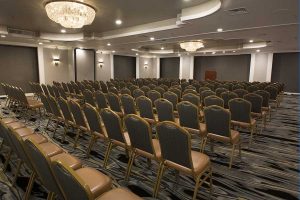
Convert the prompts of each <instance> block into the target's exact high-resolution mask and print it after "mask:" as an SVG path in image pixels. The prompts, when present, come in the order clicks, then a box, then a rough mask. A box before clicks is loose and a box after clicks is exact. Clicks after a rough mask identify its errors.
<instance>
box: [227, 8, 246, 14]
mask: <svg viewBox="0 0 300 200" xmlns="http://www.w3.org/2000/svg"><path fill="white" fill-rule="evenodd" d="M227 12H228V14H229V15H245V14H248V13H249V12H248V10H247V9H246V8H233V9H230V10H227Z"/></svg>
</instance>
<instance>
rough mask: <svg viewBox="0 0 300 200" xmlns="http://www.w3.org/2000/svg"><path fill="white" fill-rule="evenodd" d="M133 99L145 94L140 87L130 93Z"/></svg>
mask: <svg viewBox="0 0 300 200" xmlns="http://www.w3.org/2000/svg"><path fill="white" fill-rule="evenodd" d="M132 96H133V98H134V99H137V98H138V97H140V96H145V92H144V91H143V90H141V89H135V90H134V91H133V93H132Z"/></svg>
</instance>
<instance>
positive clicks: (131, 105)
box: [120, 94, 137, 115]
mask: <svg viewBox="0 0 300 200" xmlns="http://www.w3.org/2000/svg"><path fill="white" fill-rule="evenodd" d="M120 99H121V103H122V105H123V110H124V114H125V115H128V114H137V112H136V108H135V102H134V98H133V97H132V96H130V95H128V94H123V95H121V97H120Z"/></svg>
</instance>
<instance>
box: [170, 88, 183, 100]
mask: <svg viewBox="0 0 300 200" xmlns="http://www.w3.org/2000/svg"><path fill="white" fill-rule="evenodd" d="M169 91H170V92H173V93H175V94H176V95H177V97H178V102H180V100H181V89H179V88H176V87H171V88H170V89H169Z"/></svg>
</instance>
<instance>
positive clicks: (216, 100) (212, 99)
mask: <svg viewBox="0 0 300 200" xmlns="http://www.w3.org/2000/svg"><path fill="white" fill-rule="evenodd" d="M212 105H216V106H220V107H224V100H223V99H221V98H220V97H218V96H216V95H211V96H208V97H205V98H204V106H205V107H207V106H212Z"/></svg>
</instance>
